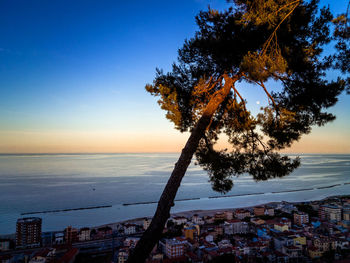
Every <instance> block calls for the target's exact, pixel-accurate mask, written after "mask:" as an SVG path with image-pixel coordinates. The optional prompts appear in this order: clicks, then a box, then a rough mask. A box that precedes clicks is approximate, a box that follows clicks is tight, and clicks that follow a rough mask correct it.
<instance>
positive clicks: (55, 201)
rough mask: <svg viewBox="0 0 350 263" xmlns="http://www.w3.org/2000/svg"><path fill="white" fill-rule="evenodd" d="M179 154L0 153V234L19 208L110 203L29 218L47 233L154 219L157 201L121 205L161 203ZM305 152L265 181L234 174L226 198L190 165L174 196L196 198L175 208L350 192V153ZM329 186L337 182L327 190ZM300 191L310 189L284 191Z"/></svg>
mask: <svg viewBox="0 0 350 263" xmlns="http://www.w3.org/2000/svg"><path fill="white" fill-rule="evenodd" d="M178 156H179V154H178V153H174V154H154V153H152V154H46V155H42V154H33V155H0V235H3V234H10V233H14V232H15V229H16V220H17V219H18V218H20V217H23V215H21V213H28V212H34V211H47V210H60V209H74V208H81V207H93V206H111V207H106V208H99V209H90V210H76V211H67V212H52V213H45V214H35V215H26V216H27V217H28V216H39V217H41V218H42V219H43V231H51V230H63V229H64V228H65V227H67V226H68V225H72V226H73V227H83V226H98V225H103V224H107V223H112V222H117V221H121V220H126V219H132V218H136V217H144V216H152V215H153V213H154V210H155V208H156V203H151V204H140V205H129V206H125V205H123V204H125V203H137V202H156V201H157V200H158V198H159V196H160V194H161V192H162V190H163V188H164V186H165V184H166V182H167V179H168V177H169V175H170V173H171V171H172V169H173V167H174V164H175V163H176V161H177V158H178ZM300 157H301V162H302V165H301V167H300V168H299V169H297V170H296V171H295V172H294V173H292V174H291V175H289V176H286V177H284V178H279V179H273V180H269V181H264V182H255V181H254V180H253V179H252V178H251V177H250V176H249V175H243V176H240V177H238V178H235V179H234V187H233V189H232V190H231V191H230V192H229V193H227V195H228V197H224V198H212V197H213V196H220V197H222V195H221V194H219V193H216V192H214V191H213V190H212V189H211V186H210V183H208V175H207V174H206V172H205V171H203V170H202V169H201V168H200V167H199V166H195V165H194V164H193V163H192V164H191V165H190V167H189V169H188V172H187V174H186V176H185V177H184V179H183V181H182V184H181V187H180V189H179V192H178V194H177V197H176V199H188V198H189V199H191V198H194V200H185V201H177V202H175V206H174V207H173V209H172V212H179V211H187V210H198V209H217V208H233V207H244V206H252V205H256V204H262V203H267V202H272V201H282V200H285V201H307V200H318V199H322V198H325V197H327V196H331V195H341V194H350V184H347V183H350V155H301V156H300ZM327 186H332V187H330V188H322V187H327ZM317 188H320V189H317ZM298 189H299V190H300V189H307V190H304V191H297V192H286V191H290V190H298ZM283 191H284V192H283ZM276 192H279V193H276ZM258 193H259V194H258ZM261 193H263V194H261ZM247 194H250V195H247ZM234 195H242V196H234Z"/></svg>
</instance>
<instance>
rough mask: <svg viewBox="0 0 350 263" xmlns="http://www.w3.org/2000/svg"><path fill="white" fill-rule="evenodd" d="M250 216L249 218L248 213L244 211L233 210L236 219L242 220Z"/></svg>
mask: <svg viewBox="0 0 350 263" xmlns="http://www.w3.org/2000/svg"><path fill="white" fill-rule="evenodd" d="M250 216H251V214H250V212H249V211H248V210H246V209H236V210H235V217H236V218H237V219H240V220H242V219H244V218H246V217H250Z"/></svg>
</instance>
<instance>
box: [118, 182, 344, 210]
mask: <svg viewBox="0 0 350 263" xmlns="http://www.w3.org/2000/svg"><path fill="white" fill-rule="evenodd" d="M347 184H350V182H346V183H342V184H333V185H327V186H320V187H315V188H302V189H292V190H283V191H274V192H268V193H263V192H259V193H249V194H232V195H217V196H209V197H208V198H209V199H216V198H227V197H242V196H249V195H263V194H282V193H292V192H304V191H312V190H318V189H326V188H332V187H336V186H341V185H347ZM199 199H200V198H199V197H194V198H185V199H176V200H175V202H181V201H189V200H199ZM156 203H158V202H157V201H149V202H134V203H124V204H123V206H131V205H145V204H156Z"/></svg>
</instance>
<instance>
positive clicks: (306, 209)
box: [296, 204, 318, 217]
mask: <svg viewBox="0 0 350 263" xmlns="http://www.w3.org/2000/svg"><path fill="white" fill-rule="evenodd" d="M296 207H297V208H298V211H300V212H305V213H307V214H308V215H309V217H317V216H318V212H317V211H315V210H314V209H313V208H312V206H311V205H304V204H299V205H296Z"/></svg>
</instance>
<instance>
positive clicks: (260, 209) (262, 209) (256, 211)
mask: <svg viewBox="0 0 350 263" xmlns="http://www.w3.org/2000/svg"><path fill="white" fill-rule="evenodd" d="M254 215H256V216H263V215H265V207H263V206H256V207H254Z"/></svg>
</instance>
